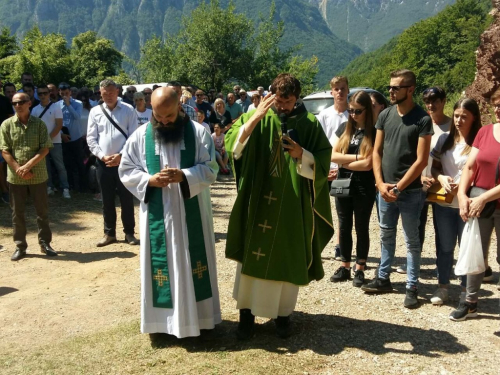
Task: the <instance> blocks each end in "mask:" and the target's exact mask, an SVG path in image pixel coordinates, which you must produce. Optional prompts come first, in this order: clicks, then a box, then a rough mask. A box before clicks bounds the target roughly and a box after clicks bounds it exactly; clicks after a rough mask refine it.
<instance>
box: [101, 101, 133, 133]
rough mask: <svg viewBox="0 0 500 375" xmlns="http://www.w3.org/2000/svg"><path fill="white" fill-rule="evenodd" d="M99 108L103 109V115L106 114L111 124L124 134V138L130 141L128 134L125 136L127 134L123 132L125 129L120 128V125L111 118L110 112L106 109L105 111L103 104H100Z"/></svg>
mask: <svg viewBox="0 0 500 375" xmlns="http://www.w3.org/2000/svg"><path fill="white" fill-rule="evenodd" d="M99 107H101V111H102V113H104V116H106V117H107V118H108V120H109V122H111V124H112V125H113V126H114V127H115V128H116V130H118V131H119V132H120V133H122V134H123V136H124V137H125V139H128V136H127V134H125V132H124V131H123V129H122V128H120V127H119V126H118V124H117V123H116V122H115V120H113V119H112V118H111V116H110V115H109V113H108V111H106V109H104V106H103V105H102V104H99Z"/></svg>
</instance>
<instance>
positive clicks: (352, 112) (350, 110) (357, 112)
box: [347, 108, 366, 116]
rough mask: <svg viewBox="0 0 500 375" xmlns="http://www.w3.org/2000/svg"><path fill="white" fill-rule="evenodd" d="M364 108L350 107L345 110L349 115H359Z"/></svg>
mask: <svg viewBox="0 0 500 375" xmlns="http://www.w3.org/2000/svg"><path fill="white" fill-rule="evenodd" d="M365 109H366V108H363V109H352V108H349V109H348V110H347V112H349V114H350V115H358V116H359V115H360V114H362V113H363V112H364V111H365Z"/></svg>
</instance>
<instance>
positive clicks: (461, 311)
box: [450, 301, 477, 322]
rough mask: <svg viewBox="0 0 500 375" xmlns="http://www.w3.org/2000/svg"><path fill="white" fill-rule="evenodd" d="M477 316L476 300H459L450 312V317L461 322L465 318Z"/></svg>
mask: <svg viewBox="0 0 500 375" xmlns="http://www.w3.org/2000/svg"><path fill="white" fill-rule="evenodd" d="M475 317H477V302H474V303H472V302H467V301H465V302H460V303H459V305H458V307H457V309H456V310H455V311H453V312H452V313H451V314H450V319H451V320H454V321H455V322H463V321H464V320H465V319H467V318H475Z"/></svg>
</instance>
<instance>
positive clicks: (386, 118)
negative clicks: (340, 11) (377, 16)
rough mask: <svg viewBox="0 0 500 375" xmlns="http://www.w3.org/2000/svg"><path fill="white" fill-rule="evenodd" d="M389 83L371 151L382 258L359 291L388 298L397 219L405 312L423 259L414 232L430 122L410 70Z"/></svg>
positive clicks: (413, 299)
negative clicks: (403, 259) (388, 101)
mask: <svg viewBox="0 0 500 375" xmlns="http://www.w3.org/2000/svg"><path fill="white" fill-rule="evenodd" d="M390 82H391V83H390V86H388V90H389V93H390V99H391V104H393V106H392V107H390V108H387V109H386V110H384V111H382V113H380V115H379V118H378V120H377V124H376V125H375V127H376V129H377V136H376V138H375V147H374V150H373V173H374V175H375V181H376V184H377V187H378V190H379V196H378V203H379V224H380V240H381V241H380V242H381V245H382V257H381V260H380V267H379V269H378V275H377V278H376V279H375V280H374V281H372V282H371V283H369V284H367V285H364V286H363V287H362V289H363V290H364V291H365V292H368V293H384V292H392V285H391V281H390V279H389V275H390V271H391V265H392V261H393V259H394V253H395V251H396V229H397V224H398V219H399V215H401V221H402V223H403V232H404V236H405V239H406V248H407V282H406V297H405V300H404V306H405V307H407V308H415V307H418V299H417V295H418V291H417V287H418V278H419V275H420V256H421V246H420V238H419V231H418V228H419V224H420V220H419V218H420V212H421V211H422V206H423V204H424V201H425V193H424V192H423V191H422V183H421V181H420V175H421V174H422V171H423V170H424V168H425V167H426V166H427V162H428V157H429V152H430V150H429V149H430V143H431V137H432V134H433V133H434V131H433V128H432V121H431V119H430V117H429V116H428V115H427V113H426V112H425V111H424V110H423V109H422V108H421V107H420V106H418V105H416V104H415V103H414V102H413V93H414V92H415V85H416V78H415V74H414V73H413V72H411V71H409V70H398V71H395V72H392V73H391V81H390Z"/></svg>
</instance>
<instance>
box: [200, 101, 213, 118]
mask: <svg viewBox="0 0 500 375" xmlns="http://www.w3.org/2000/svg"><path fill="white" fill-rule="evenodd" d="M195 104H196V108H197V109H198V111H203V112H204V113H205V118H210V115H211V114H212V112H213V111H214V109H213V108H212V106H211V105H210V104H208V103H207V102H201V104H198V103H196V102H195Z"/></svg>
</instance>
